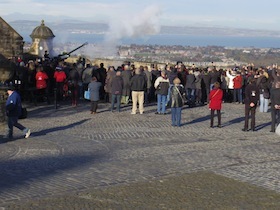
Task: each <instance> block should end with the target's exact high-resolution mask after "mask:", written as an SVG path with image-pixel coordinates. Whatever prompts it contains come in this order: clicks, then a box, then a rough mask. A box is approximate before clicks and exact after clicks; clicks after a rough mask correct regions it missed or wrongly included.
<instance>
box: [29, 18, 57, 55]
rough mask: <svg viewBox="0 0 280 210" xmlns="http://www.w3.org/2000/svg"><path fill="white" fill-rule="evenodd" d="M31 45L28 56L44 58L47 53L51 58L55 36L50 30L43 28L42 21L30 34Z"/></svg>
mask: <svg viewBox="0 0 280 210" xmlns="http://www.w3.org/2000/svg"><path fill="white" fill-rule="evenodd" d="M30 37H31V38H32V45H31V47H30V52H29V53H30V54H33V55H38V56H40V57H44V54H45V52H46V51H47V52H48V54H49V56H50V57H52V56H53V38H54V37H55V35H54V34H53V32H52V30H51V29H50V28H49V27H47V26H45V23H44V20H42V22H41V25H40V26H37V27H36V28H35V29H34V30H33V31H32V33H31V35H30Z"/></svg>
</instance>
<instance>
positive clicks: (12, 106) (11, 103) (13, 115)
mask: <svg viewBox="0 0 280 210" xmlns="http://www.w3.org/2000/svg"><path fill="white" fill-rule="evenodd" d="M7 93H8V99H7V101H6V115H7V117H8V134H7V135H6V136H5V137H4V138H5V139H8V140H11V139H13V127H14V126H15V127H16V128H18V129H20V130H21V131H23V132H24V134H25V138H28V137H29V136H30V133H31V132H30V129H29V128H26V127H24V126H23V125H21V124H20V123H18V118H19V116H20V115H21V109H22V107H21V98H20V95H19V94H18V93H17V92H16V91H15V88H14V87H13V86H11V87H9V88H8V89H7Z"/></svg>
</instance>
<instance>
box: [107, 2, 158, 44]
mask: <svg viewBox="0 0 280 210" xmlns="http://www.w3.org/2000/svg"><path fill="white" fill-rule="evenodd" d="M160 13H161V11H160V7H159V6H157V5H151V6H148V7H146V8H145V9H144V10H143V11H142V10H140V11H138V12H137V13H133V14H129V13H124V14H120V16H119V18H115V19H114V20H112V21H111V22H110V24H109V31H108V33H106V36H105V42H107V43H108V44H113V43H115V44H117V43H118V41H119V40H120V39H122V38H137V37H143V36H145V35H153V34H157V33H158V32H159V31H160V24H159V16H160Z"/></svg>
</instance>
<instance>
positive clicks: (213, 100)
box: [209, 82, 223, 128]
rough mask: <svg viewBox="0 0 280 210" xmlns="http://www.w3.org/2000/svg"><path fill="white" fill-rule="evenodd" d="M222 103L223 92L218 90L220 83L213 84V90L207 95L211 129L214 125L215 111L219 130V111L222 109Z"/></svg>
mask: <svg viewBox="0 0 280 210" xmlns="http://www.w3.org/2000/svg"><path fill="white" fill-rule="evenodd" d="M222 101H223V91H222V90H221V89H220V83H219V82H215V83H214V88H213V89H212V90H211V91H210V93H209V109H210V111H211V122H210V127H211V128H213V127H214V126H213V124H214V114H215V110H217V116H218V127H219V128H221V127H222V126H221V109H222Z"/></svg>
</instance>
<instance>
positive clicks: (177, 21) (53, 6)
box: [0, 0, 280, 36]
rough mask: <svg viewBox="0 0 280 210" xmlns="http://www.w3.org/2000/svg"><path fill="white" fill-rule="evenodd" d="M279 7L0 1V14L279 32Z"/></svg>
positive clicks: (220, 0)
mask: <svg viewBox="0 0 280 210" xmlns="http://www.w3.org/2000/svg"><path fill="white" fill-rule="evenodd" d="M279 8H280V1H277V0H268V1H255V0H254V1H253V0H212V1H209V0H184V1H183V0H176V1H167V0H161V1H159V0H141V1H136V0H114V1H113V0H100V1H96V0H94V1H92V0H80V1H76V0H75V1H74V0H60V1H55V0H40V1H38V0H3V1H1V2H0V15H1V16H2V17H4V18H5V17H6V18H7V19H8V20H10V21H12V20H23V19H27V20H38V19H39V18H40V19H45V20H46V21H59V20H63V19H73V20H82V21H90V22H103V23H108V24H112V22H114V24H112V25H114V26H113V27H115V26H117V25H120V24H121V25H124V27H126V24H127V25H131V24H133V25H134V26H135V27H137V26H138V25H141V24H142V25H147V24H148V25H150V26H149V27H150V28H151V29H153V30H154V32H157V31H158V30H157V27H156V26H157V25H171V26H210V27H231V28H247V29H262V30H275V31H280V24H279V22H280V13H279ZM127 27H128V26H127ZM126 33H129V29H128V31H127V32H126ZM120 36H121V35H120Z"/></svg>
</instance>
